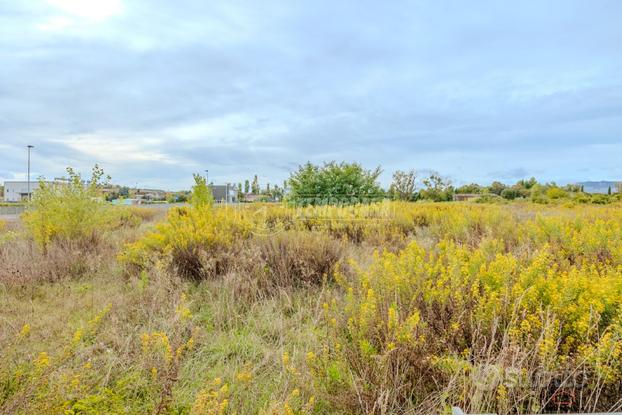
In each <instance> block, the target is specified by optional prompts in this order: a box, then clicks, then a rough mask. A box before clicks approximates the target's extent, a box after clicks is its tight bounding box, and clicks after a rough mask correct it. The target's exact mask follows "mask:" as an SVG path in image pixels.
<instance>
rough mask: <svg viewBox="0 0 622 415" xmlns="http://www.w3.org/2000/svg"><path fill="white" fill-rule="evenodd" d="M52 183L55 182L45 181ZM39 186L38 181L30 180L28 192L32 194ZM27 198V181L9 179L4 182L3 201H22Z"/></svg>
mask: <svg viewBox="0 0 622 415" xmlns="http://www.w3.org/2000/svg"><path fill="white" fill-rule="evenodd" d="M45 183H47V184H54V183H56V182H45ZM38 188H39V181H38V180H32V181H31V182H30V193H31V194H32V193H33V192H34V191H35V190H37V189H38ZM26 200H28V182H27V181H11V182H4V201H5V202H22V201H26Z"/></svg>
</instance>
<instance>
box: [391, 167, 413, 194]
mask: <svg viewBox="0 0 622 415" xmlns="http://www.w3.org/2000/svg"><path fill="white" fill-rule="evenodd" d="M416 179H417V174H416V173H415V171H414V170H412V169H411V170H409V171H402V170H398V171H396V172H395V173H393V182H392V183H391V187H390V188H389V193H390V194H391V196H392V197H393V198H394V199H397V200H412V199H413V197H414V194H415V181H416Z"/></svg>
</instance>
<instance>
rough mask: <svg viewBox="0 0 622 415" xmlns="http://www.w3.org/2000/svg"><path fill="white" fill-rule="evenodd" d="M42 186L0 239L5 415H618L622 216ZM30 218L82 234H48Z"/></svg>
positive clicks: (589, 209) (580, 210)
mask: <svg viewBox="0 0 622 415" xmlns="http://www.w3.org/2000/svg"><path fill="white" fill-rule="evenodd" d="M199 184H200V183H199ZM57 191H58V192H61V191H63V192H66V191H67V190H54V191H51V192H52V193H51V196H49V197H50V200H52V203H50V204H49V205H47V204H44V203H39V202H37V203H39V204H34V205H32V206H31V207H30V210H29V212H28V214H27V215H26V216H25V218H24V221H25V228H24V229H21V228H19V227H16V228H13V229H14V230H12V231H11V232H10V233H6V232H4V233H2V234H0V238H1V236H2V235H10V236H8V237H6V238H5V239H4V240H3V239H0V297H1V298H0V328H1V329H0V351H1V353H2V356H3V361H2V363H0V413H66V414H77V413H130V414H145V413H154V414H155V413H159V414H165V413H176V414H184V413H194V414H212V413H223V414H224V413H231V414H232V413H238V414H242V413H249V414H250V413H265V414H290V413H297V414H298V413H300V414H306V413H318V414H322V413H331V414H332V413H343V414H350V413H367V414H371V413H379V414H380V413H385V414H388V413H409V414H413V413H422V414H423V413H425V414H429V413H447V411H448V409H449V407H450V406H451V405H459V406H461V407H463V409H466V410H468V411H469V412H493V411H494V412H497V413H499V414H511V413H528V412H567V411H595V410H601V411H602V410H611V409H617V408H619V407H620V405H621V402H620V401H619V396H620V386H619V385H620V381H621V380H622V364H621V363H620V362H621V361H622V359H621V357H622V328H621V327H622V320H621V318H622V312H621V307H620V306H621V302H622V283H621V282H620V281H622V278H620V277H621V276H622V213H621V211H620V210H619V208H618V207H616V206H606V207H605V206H603V207H599V206H581V207H576V206H575V207H572V206H569V207H565V206H549V205H546V206H543V205H534V204H530V203H520V204H519V203H513V204H507V205H486V204H477V205H474V204H461V203H453V204H419V203H390V204H379V205H371V206H349V207H330V206H323V207H306V208H301V209H298V208H291V207H287V206H285V205H254V206H250V207H244V208H240V209H235V208H227V207H225V208H223V207H216V206H212V205H211V204H210V203H209V202H208V203H195V205H194V206H191V207H187V208H182V209H172V210H171V211H170V212H168V214H167V215H166V217H159V216H158V215H157V214H156V213H155V212H154V211H149V210H142V209H139V208H132V209H127V210H125V209H121V210H117V209H113V208H112V207H108V206H105V205H101V204H100V203H99V202H97V201H95V200H91V198H90V196H87V195H88V193H87V192H86V191H85V192H84V193H82V190H76V194H80V197H76V202H75V203H69V204H67V205H66V206H64V205H63V204H62V203H60V202H58V203H57V201H58V200H60V199H59V197H60V196H58V195H57V194H56V193H55V192H57ZM78 199H79V200H80V201H81V202H79V203H78V202H77V200H78ZM197 200H198V199H197ZM201 200H203V199H201ZM91 203H94V204H93V205H92V209H94V210H95V211H96V212H98V215H103V216H104V220H103V222H98V221H99V220H100V218H97V219H95V218H94V219H92V220H91V219H89V218H88V215H90V214H91V213H88V209H87V210H85V211H83V210H82V207H83V206H91V205H90V204H91ZM83 204H84V205H83ZM45 209H50V210H49V212H50V215H51V216H53V217H55V218H58V219H59V220H60V221H61V222H62V221H63V218H65V217H66V216H67V215H68V214H69V213H70V212H78V214H79V215H84V216H86V217H87V220H86V221H85V225H84V226H83V225H82V222H80V223H77V222H75V221H73V220H68V221H66V222H62V224H61V225H60V226H58V227H53V226H52V222H51V221H48V220H47V217H44V212H45ZM151 221H157V223H155V224H151V223H148V222H151ZM41 235H48V236H47V237H46V238H42V236H41ZM42 242H43V243H42ZM374 252H375V253H374Z"/></svg>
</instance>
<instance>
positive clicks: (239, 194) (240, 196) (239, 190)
mask: <svg viewBox="0 0 622 415" xmlns="http://www.w3.org/2000/svg"><path fill="white" fill-rule="evenodd" d="M237 191H238V192H237V193H238V200H242V198H243V197H244V193H243V192H242V183H241V182H240V183H238V188H237Z"/></svg>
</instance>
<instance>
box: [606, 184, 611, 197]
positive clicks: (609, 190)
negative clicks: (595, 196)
mask: <svg viewBox="0 0 622 415" xmlns="http://www.w3.org/2000/svg"><path fill="white" fill-rule="evenodd" d="M607 194H608V195H609V196H611V186H609V188H608V189H607Z"/></svg>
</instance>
